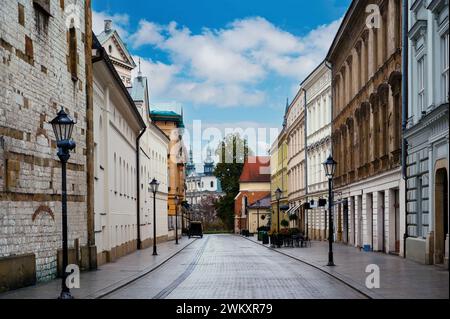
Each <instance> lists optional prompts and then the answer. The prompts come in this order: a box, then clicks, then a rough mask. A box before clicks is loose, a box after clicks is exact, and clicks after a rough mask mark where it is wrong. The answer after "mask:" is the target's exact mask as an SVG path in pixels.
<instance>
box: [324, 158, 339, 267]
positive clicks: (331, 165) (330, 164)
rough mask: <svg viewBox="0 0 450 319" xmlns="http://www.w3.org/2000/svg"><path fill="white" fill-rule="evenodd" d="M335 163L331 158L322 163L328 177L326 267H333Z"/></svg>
mask: <svg viewBox="0 0 450 319" xmlns="http://www.w3.org/2000/svg"><path fill="white" fill-rule="evenodd" d="M336 165H337V162H336V161H335V160H334V159H333V156H331V155H330V156H329V157H328V159H327V160H326V161H325V162H324V163H323V166H324V168H325V175H326V176H327V177H328V243H329V251H328V265H327V266H335V265H334V261H333V217H332V214H331V210H332V206H333V197H332V194H333V190H332V189H333V176H334V173H335V172H336Z"/></svg>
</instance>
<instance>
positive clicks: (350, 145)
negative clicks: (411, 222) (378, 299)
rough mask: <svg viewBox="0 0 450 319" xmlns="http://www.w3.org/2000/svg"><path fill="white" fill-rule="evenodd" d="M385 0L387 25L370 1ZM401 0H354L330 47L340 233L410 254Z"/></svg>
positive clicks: (369, 245) (342, 238)
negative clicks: (372, 12)
mask: <svg viewBox="0 0 450 319" xmlns="http://www.w3.org/2000/svg"><path fill="white" fill-rule="evenodd" d="M370 4H375V5H377V6H378V7H379V8H380V14H381V16H380V26H379V27H372V26H371V25H368V24H367V21H366V13H365V10H366V7H367V6H368V5H370ZM401 8H402V7H401V1H399V0H390V1H386V0H380V1H353V2H352V4H351V6H350V8H349V11H348V12H347V14H346V16H345V18H344V20H343V22H342V24H341V26H340V28H339V31H338V33H337V35H336V38H335V39H334V41H333V44H332V46H331V49H330V51H329V53H328V56H327V60H328V61H329V62H330V63H331V65H332V68H333V74H332V79H333V85H332V90H333V117H332V150H333V157H334V159H335V160H336V161H337V162H338V165H337V173H336V176H335V179H334V187H335V200H336V201H337V202H336V204H335V206H334V217H335V219H334V220H335V227H336V229H335V233H336V239H337V240H338V241H342V242H345V243H348V244H350V245H354V246H356V247H363V248H365V249H366V250H373V251H381V252H386V253H392V254H403V234H404V233H405V229H404V228H405V227H404V226H405V223H404V222H403V221H404V218H405V216H404V211H405V207H404V203H405V198H404V194H405V192H404V187H405V185H404V182H403V181H402V178H401V172H400V158H401V156H400V155H401V118H402V115H401V114H402V110H401V79H402V76H401V34H402V33H401V19H402V15H401Z"/></svg>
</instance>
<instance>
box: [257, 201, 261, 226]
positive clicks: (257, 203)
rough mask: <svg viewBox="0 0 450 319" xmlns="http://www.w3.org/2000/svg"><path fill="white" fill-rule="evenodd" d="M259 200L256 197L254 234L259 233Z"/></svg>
mask: <svg viewBox="0 0 450 319" xmlns="http://www.w3.org/2000/svg"><path fill="white" fill-rule="evenodd" d="M260 203H261V201H260V200H259V199H258V200H257V201H256V234H258V233H259V205H260Z"/></svg>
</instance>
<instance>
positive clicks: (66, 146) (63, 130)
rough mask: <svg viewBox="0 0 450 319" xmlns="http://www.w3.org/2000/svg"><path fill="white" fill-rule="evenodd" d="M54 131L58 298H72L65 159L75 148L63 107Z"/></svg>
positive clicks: (69, 124)
mask: <svg viewBox="0 0 450 319" xmlns="http://www.w3.org/2000/svg"><path fill="white" fill-rule="evenodd" d="M50 124H51V125H52V127H53V132H54V133H55V138H56V145H57V147H58V157H59V159H60V161H61V170H62V188H61V190H62V191H61V200H62V203H61V206H62V232H63V234H62V248H63V257H62V259H63V260H62V287H61V288H62V289H61V294H60V296H59V299H73V297H72V295H71V293H70V289H69V287H67V284H66V279H67V276H68V273H67V272H66V269H67V265H68V263H69V257H68V253H67V171H66V166H67V161H68V160H69V158H70V151H71V150H73V149H75V146H76V144H75V142H74V141H72V140H71V137H72V131H73V127H74V125H75V122H74V121H73V120H72V119H71V118H70V117H69V116H68V115H67V113H66V112H64V109H63V108H61V110H60V111H59V112H58V115H57V116H56V117H55V118H54V119H53V120H52V121H51V122H50Z"/></svg>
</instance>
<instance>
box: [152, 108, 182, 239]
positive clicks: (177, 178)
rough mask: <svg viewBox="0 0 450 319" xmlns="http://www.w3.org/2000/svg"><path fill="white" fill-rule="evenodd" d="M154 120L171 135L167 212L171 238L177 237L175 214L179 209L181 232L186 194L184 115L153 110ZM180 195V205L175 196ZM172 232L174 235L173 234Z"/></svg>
mask: <svg viewBox="0 0 450 319" xmlns="http://www.w3.org/2000/svg"><path fill="white" fill-rule="evenodd" d="M150 115H151V118H152V121H153V122H154V123H155V124H156V125H157V126H158V127H159V128H160V129H161V130H162V131H163V132H164V133H165V134H166V135H167V136H168V137H169V140H170V142H169V154H168V161H167V170H168V179H169V180H168V185H169V187H168V201H167V214H168V226H169V238H170V237H175V233H174V232H173V230H174V229H175V219H176V218H175V215H176V212H177V211H178V231H179V234H180V232H181V220H182V217H181V209H182V207H181V203H182V202H183V201H184V200H185V197H186V196H185V195H186V174H185V165H186V159H187V156H186V155H187V154H186V147H185V145H184V141H183V132H184V123H183V115H180V114H177V113H176V112H173V111H156V110H155V111H151V112H150ZM177 196H178V199H179V201H178V207H177V205H176V203H175V198H176V197H177ZM171 233H172V236H171Z"/></svg>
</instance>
